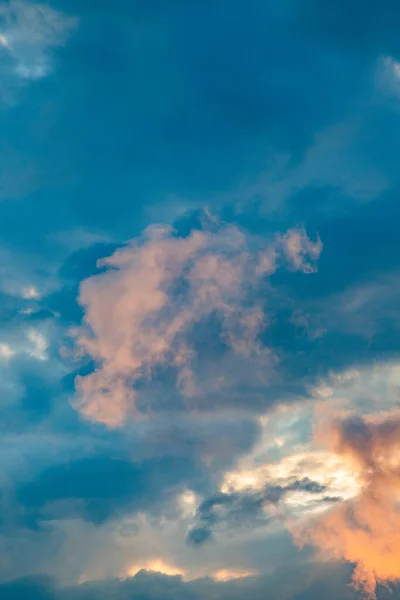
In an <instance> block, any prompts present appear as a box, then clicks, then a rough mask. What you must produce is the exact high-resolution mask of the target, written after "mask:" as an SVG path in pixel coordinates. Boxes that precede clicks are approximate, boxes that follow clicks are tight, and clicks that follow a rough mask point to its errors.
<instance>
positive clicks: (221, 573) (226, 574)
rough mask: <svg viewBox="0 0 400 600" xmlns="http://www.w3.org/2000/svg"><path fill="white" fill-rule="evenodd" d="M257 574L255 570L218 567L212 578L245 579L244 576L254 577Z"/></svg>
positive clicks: (220, 579)
mask: <svg viewBox="0 0 400 600" xmlns="http://www.w3.org/2000/svg"><path fill="white" fill-rule="evenodd" d="M256 575H257V572H256V571H250V570H244V571H241V570H238V569H219V570H218V571H216V572H215V573H214V574H213V576H212V579H214V580H215V581H220V582H224V581H232V580H234V579H245V578H246V577H255V576H256Z"/></svg>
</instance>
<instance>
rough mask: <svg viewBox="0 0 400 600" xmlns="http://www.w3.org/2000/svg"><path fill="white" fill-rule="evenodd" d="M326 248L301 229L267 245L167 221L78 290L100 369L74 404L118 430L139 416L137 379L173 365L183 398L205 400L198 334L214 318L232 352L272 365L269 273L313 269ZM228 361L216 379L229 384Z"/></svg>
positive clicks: (80, 337) (82, 332)
mask: <svg viewBox="0 0 400 600" xmlns="http://www.w3.org/2000/svg"><path fill="white" fill-rule="evenodd" d="M321 249H322V243H321V241H320V240H319V239H317V240H316V241H315V242H312V241H311V240H310V239H309V238H308V237H307V235H306V233H305V231H304V230H303V229H301V228H300V229H292V230H289V231H288V232H287V233H286V234H285V235H277V236H276V237H274V238H273V239H272V240H270V241H269V242H266V241H265V239H258V238H255V237H251V236H249V235H247V234H246V233H244V232H242V231H240V230H239V229H238V228H237V227H233V226H229V227H228V226H226V227H224V226H221V227H220V226H218V225H214V227H211V228H210V229H208V230H205V231H194V232H192V233H191V234H190V235H189V236H187V237H175V236H174V235H173V233H172V232H171V231H170V230H169V229H167V228H162V227H156V228H151V229H149V230H147V231H146V233H145V235H144V237H143V238H142V239H141V240H140V241H139V242H138V241H132V242H131V243H129V244H127V245H126V246H125V247H124V248H122V249H120V250H118V251H117V252H116V253H115V254H114V255H113V256H111V257H109V258H107V259H105V260H102V261H101V262H100V264H99V266H101V267H105V268H106V271H105V272H103V273H101V274H99V275H96V276H94V277H91V278H90V279H88V280H86V281H85V282H83V284H82V286H81V291H80V297H79V302H80V303H81V305H82V306H83V307H84V309H85V318H84V324H83V326H82V327H81V328H79V329H78V330H76V331H74V335H75V337H76V343H77V346H78V349H79V350H80V351H81V352H82V353H83V354H87V355H89V356H90V357H92V359H93V360H94V361H95V363H96V369H95V371H94V372H92V373H91V374H89V375H87V376H85V377H78V378H77V380H76V388H77V397H76V400H75V406H76V408H77V409H78V410H79V411H80V412H81V414H82V415H83V416H84V417H85V418H87V419H90V420H93V421H98V422H101V423H105V424H107V425H109V426H112V427H115V426H120V425H122V424H123V423H124V422H125V421H126V419H127V418H129V417H130V416H132V415H134V414H137V413H138V407H137V404H136V397H135V385H136V384H137V383H138V382H139V381H144V380H146V379H147V380H148V379H151V378H152V375H153V373H154V371H155V370H156V369H162V368H166V367H169V368H170V369H172V370H173V372H174V373H175V377H176V386H177V388H178V389H179V390H180V392H181V393H182V395H183V396H184V397H186V398H192V399H193V398H198V397H199V396H201V385H202V383H201V382H200V381H199V378H198V377H197V376H196V367H195V365H196V361H197V353H196V342H193V339H196V337H197V338H201V332H202V331H205V328H206V327H207V326H208V327H210V323H211V322H212V323H213V324H214V328H213V332H212V336H211V338H214V340H215V339H217V340H218V343H220V344H221V348H222V349H223V353H224V354H225V355H226V354H228V355H232V356H234V357H240V360H243V361H245V360H248V359H251V360H252V361H253V362H256V363H258V364H260V365H262V368H263V370H264V371H265V370H266V368H267V366H268V364H271V361H273V360H274V357H273V354H272V352H271V351H270V350H269V349H268V348H265V347H263V346H262V345H261V343H260V342H259V335H260V333H261V332H262V330H263V328H264V327H265V326H266V322H267V317H266V315H265V313H264V307H263V305H264V302H265V291H266V290H267V289H268V277H269V276H270V275H271V274H272V273H274V272H275V271H276V269H277V268H278V267H279V266H280V264H284V265H286V266H287V267H288V268H290V269H292V270H299V271H303V272H305V273H311V272H313V271H314V270H315V267H314V264H315V261H316V260H317V259H318V257H319V254H320V252H321ZM262 291H264V298H263V297H262ZM196 328H197V333H196V331H195V330H196ZM199 328H200V330H199ZM198 345H201V344H198ZM222 365H223V361H221V367H220V368H217V369H216V370H215V368H214V373H215V375H214V377H215V379H216V380H217V383H218V385H222V386H223V385H224V383H225V381H224V380H225V378H226V375H227V374H226V372H224V368H223V366H222Z"/></svg>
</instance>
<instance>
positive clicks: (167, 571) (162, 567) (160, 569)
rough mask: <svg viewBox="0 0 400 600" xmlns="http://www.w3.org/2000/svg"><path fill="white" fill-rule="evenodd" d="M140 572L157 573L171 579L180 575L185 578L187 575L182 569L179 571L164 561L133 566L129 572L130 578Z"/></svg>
mask: <svg viewBox="0 0 400 600" xmlns="http://www.w3.org/2000/svg"><path fill="white" fill-rule="evenodd" d="M139 571H153V572H155V573H162V574H163V575H168V576H169V577H172V576H174V575H179V576H180V577H182V578H183V577H184V576H185V573H184V572H183V571H182V570H181V569H178V567H174V566H173V565H169V564H168V563H166V562H164V561H163V560H162V559H151V560H149V561H147V562H144V563H141V564H137V565H133V566H132V567H131V568H130V569H129V570H128V577H134V576H135V575H136V574H137V573H139Z"/></svg>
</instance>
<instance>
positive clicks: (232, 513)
mask: <svg viewBox="0 0 400 600" xmlns="http://www.w3.org/2000/svg"><path fill="white" fill-rule="evenodd" d="M325 491H326V487H325V486H324V485H321V484H320V483H317V482H316V481H312V480H311V479H309V478H308V477H304V478H303V479H300V480H296V479H292V480H291V481H285V482H282V481H280V482H276V483H275V484H273V483H270V484H267V485H265V486H264V488H263V489H262V490H261V491H254V490H252V489H251V488H250V489H247V490H244V491H242V492H231V493H219V494H216V495H215V496H213V497H211V498H207V499H206V500H204V501H203V502H202V503H201V505H200V506H199V508H198V511H197V517H198V519H199V522H200V525H198V526H197V527H195V528H194V529H192V530H191V531H190V532H189V535H188V542H189V543H191V544H194V545H196V546H200V545H202V544H204V543H205V542H207V541H210V540H211V539H212V530H213V529H214V528H215V527H218V526H221V525H223V526H225V527H227V528H231V527H256V526H262V525H267V524H268V523H270V522H271V521H273V520H275V519H276V518H282V517H283V515H284V507H283V506H280V505H281V504H283V502H284V500H285V498H286V497H287V496H288V495H290V494H291V493H293V492H305V493H306V494H310V495H320V494H321V493H322V492H325ZM322 501H323V499H322Z"/></svg>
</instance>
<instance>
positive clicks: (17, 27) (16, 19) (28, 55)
mask: <svg viewBox="0 0 400 600" xmlns="http://www.w3.org/2000/svg"><path fill="white" fill-rule="evenodd" d="M0 22H1V28H0V65H1V67H0V68H1V72H2V74H3V86H7V82H8V84H9V86H8V87H9V88H11V87H12V86H13V85H14V86H18V85H20V84H22V83H23V82H24V81H25V82H26V81H35V80H39V79H42V78H44V77H46V76H47V75H49V74H50V73H51V71H52V68H53V57H52V51H53V50H54V49H55V48H57V47H60V46H63V45H64V43H65V41H66V39H67V37H68V35H69V33H70V32H71V31H72V30H73V29H74V28H76V26H77V19H75V18H74V17H70V16H67V15H65V14H63V13H61V12H58V11H55V10H53V9H52V8H50V7H49V6H46V5H45V4H37V3H36V2H26V1H24V0H10V1H7V2H5V3H3V4H2V6H1V7H0ZM10 77H14V78H16V80H17V81H14V82H10ZM1 91H2V93H3V95H4V96H5V97H6V98H7V95H8V94H11V89H6V88H5V89H3V90H1Z"/></svg>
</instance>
